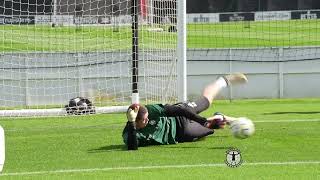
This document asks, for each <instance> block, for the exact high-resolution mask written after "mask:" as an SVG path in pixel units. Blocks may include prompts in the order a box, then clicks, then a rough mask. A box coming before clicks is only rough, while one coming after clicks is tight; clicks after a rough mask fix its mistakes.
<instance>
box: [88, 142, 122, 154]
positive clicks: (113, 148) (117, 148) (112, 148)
mask: <svg viewBox="0 0 320 180" xmlns="http://www.w3.org/2000/svg"><path fill="white" fill-rule="evenodd" d="M126 150H127V148H126V146H125V145H124V144H118V145H108V146H102V147H99V148H96V149H89V150H88V153H103V152H112V151H126Z"/></svg>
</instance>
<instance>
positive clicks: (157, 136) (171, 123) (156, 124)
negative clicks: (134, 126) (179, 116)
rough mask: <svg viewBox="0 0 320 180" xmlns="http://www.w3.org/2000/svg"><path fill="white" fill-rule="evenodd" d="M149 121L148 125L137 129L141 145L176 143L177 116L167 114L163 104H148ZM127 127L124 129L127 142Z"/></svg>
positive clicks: (124, 138) (124, 137)
mask: <svg viewBox="0 0 320 180" xmlns="http://www.w3.org/2000/svg"><path fill="white" fill-rule="evenodd" d="M146 108H147V109H148V113H149V116H148V119H149V122H148V124H147V125H146V127H144V128H142V129H138V130H137V131H136V134H137V140H138V144H139V146H147V145H157V144H176V143H177V141H176V139H175V137H176V118H175V117H168V116H166V114H165V111H164V107H163V105H162V104H152V105H146ZM126 129H127V128H125V130H124V131H123V135H122V136H123V140H124V142H125V143H126V144H127V138H128V132H127V131H126Z"/></svg>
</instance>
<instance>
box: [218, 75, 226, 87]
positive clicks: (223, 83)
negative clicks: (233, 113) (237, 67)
mask: <svg viewBox="0 0 320 180" xmlns="http://www.w3.org/2000/svg"><path fill="white" fill-rule="evenodd" d="M216 84H217V85H218V86H219V87H220V88H225V87H227V86H228V84H227V82H226V80H225V79H224V78H223V77H219V78H218V79H217V81H216Z"/></svg>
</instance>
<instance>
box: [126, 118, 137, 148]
mask: <svg viewBox="0 0 320 180" xmlns="http://www.w3.org/2000/svg"><path fill="white" fill-rule="evenodd" d="M127 128H128V129H127V133H128V136H127V146H128V150H137V149H138V139H137V134H136V127H135V124H134V122H131V121H128V122H127Z"/></svg>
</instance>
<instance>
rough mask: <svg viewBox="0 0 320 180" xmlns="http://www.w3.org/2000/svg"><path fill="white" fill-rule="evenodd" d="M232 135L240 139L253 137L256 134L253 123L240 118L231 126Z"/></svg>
mask: <svg viewBox="0 0 320 180" xmlns="http://www.w3.org/2000/svg"><path fill="white" fill-rule="evenodd" d="M230 128H231V132H232V135H233V136H234V137H236V138H239V139H245V138H248V137H250V136H252V135H253V134H254V132H255V127H254V124H253V122H252V121H251V120H250V119H248V118H245V117H240V118H238V119H237V120H235V121H233V122H232V123H231V124H230Z"/></svg>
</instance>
